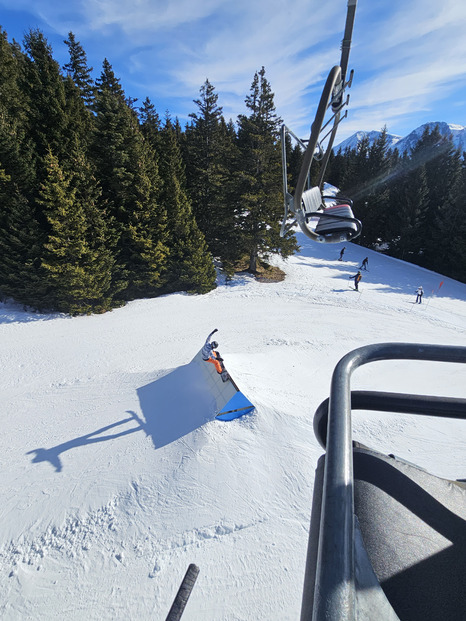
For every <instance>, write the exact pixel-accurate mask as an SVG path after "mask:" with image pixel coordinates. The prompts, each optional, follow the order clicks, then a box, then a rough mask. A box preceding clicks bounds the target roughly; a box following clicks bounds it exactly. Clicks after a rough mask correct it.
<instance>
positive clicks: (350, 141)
mask: <svg viewBox="0 0 466 621" xmlns="http://www.w3.org/2000/svg"><path fill="white" fill-rule="evenodd" d="M381 133H382V132H380V131H375V130H374V131H370V132H365V131H362V130H361V131H358V132H356V133H355V134H353V135H352V136H350V137H349V138H346V140H343V141H342V142H340V143H339V144H338V145H336V146H335V147H333V150H334V151H335V153H338V151H339V150H340V149H341V152H342V153H344V152H345V151H346V149H350V150H352V149H356V147H357V146H358V144H359V143H360V142H361V140H362V139H363V138H365V137H366V136H367V138H369V144H373V143H374V142H375V141H376V140H377V138H378V137H379V136H380V134H381ZM387 138H388V144H389V145H390V148H393V147H394V146H395V145H396V144H397V143H398V142H399V141H400V140H403V137H402V136H396V135H395V134H387Z"/></svg>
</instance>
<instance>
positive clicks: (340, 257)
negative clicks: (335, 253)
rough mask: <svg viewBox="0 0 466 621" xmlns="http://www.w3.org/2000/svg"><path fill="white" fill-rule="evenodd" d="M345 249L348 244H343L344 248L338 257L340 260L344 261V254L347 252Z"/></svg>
mask: <svg viewBox="0 0 466 621" xmlns="http://www.w3.org/2000/svg"><path fill="white" fill-rule="evenodd" d="M345 250H346V246H343V248H342V249H341V250H340V256H339V258H338V260H339V261H343V255H344V254H345Z"/></svg>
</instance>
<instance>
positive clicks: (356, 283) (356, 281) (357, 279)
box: [349, 270, 362, 291]
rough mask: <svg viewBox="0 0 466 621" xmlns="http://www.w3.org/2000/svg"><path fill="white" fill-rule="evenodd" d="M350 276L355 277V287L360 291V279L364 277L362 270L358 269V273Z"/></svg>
mask: <svg viewBox="0 0 466 621" xmlns="http://www.w3.org/2000/svg"><path fill="white" fill-rule="evenodd" d="M349 278H354V288H355V289H356V291H359V289H358V285H359V281H360V280H361V278H362V276H361V272H360V271H359V270H358V273H357V274H355V275H354V276H349Z"/></svg>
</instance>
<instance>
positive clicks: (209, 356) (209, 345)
mask: <svg viewBox="0 0 466 621" xmlns="http://www.w3.org/2000/svg"><path fill="white" fill-rule="evenodd" d="M216 332H218V329H217V328H215V330H212V332H211V333H210V334H209V336H208V337H207V338H206V341H205V343H204V347H203V348H202V350H201V355H202V359H203V360H204V361H205V362H211V363H212V364H213V365H214V366H215V368H216V369H217V373H221V372H222V371H223V368H222V365H221V362H222V360H223V358H221V357H220V354H219V353H218V351H214V350H215V349H216V348H217V347H218V343H217V341H212V342H210V339H211V338H212V336H213V335H214V334H215V333H216Z"/></svg>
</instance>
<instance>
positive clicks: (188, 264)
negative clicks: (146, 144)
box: [159, 118, 216, 293]
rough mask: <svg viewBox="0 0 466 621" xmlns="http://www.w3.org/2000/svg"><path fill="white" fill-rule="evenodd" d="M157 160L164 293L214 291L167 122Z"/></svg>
mask: <svg viewBox="0 0 466 621" xmlns="http://www.w3.org/2000/svg"><path fill="white" fill-rule="evenodd" d="M160 137H161V151H160V157H159V167H160V175H161V178H162V186H161V192H160V198H159V200H160V203H161V204H163V205H164V207H165V208H166V210H167V212H168V213H169V214H170V217H169V221H168V225H169V226H168V228H169V241H168V246H169V248H170V251H169V258H168V265H167V271H166V275H165V279H166V285H165V289H166V291H180V290H183V291H189V292H193V293H207V292H208V291H210V290H211V289H213V288H215V277H216V274H215V269H214V265H213V261H212V256H211V254H210V252H209V251H208V247H207V244H206V241H205V237H204V235H203V234H202V233H201V231H200V230H199V228H198V226H197V223H196V220H195V218H194V215H193V212H192V208H191V205H190V202H189V200H188V197H187V194H186V190H185V184H186V182H185V177H184V168H183V164H182V158H181V151H180V146H179V143H178V140H177V136H176V128H175V127H173V125H172V123H171V121H170V119H169V118H167V119H166V122H165V126H164V128H163V131H162V132H161V136H160Z"/></svg>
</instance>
